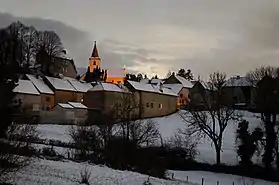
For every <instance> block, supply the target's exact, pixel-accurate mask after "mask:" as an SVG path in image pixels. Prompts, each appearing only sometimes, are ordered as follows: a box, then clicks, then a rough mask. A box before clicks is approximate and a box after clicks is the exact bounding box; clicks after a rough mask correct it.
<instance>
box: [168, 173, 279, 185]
mask: <svg viewBox="0 0 279 185" xmlns="http://www.w3.org/2000/svg"><path fill="white" fill-rule="evenodd" d="M169 173H173V174H174V179H176V180H182V181H186V180H187V176H188V182H191V183H197V184H201V181H202V178H204V184H205V185H216V184H217V181H219V185H233V182H234V185H278V183H275V182H269V181H264V180H260V179H252V178H248V177H241V176H237V175H230V174H222V173H213V172H204V171H173V170H170V171H169Z"/></svg>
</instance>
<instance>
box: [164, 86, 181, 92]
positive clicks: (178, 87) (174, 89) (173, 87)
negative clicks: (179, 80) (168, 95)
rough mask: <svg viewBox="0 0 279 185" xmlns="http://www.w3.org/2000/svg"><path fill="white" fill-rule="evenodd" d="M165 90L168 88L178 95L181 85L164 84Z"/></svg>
mask: <svg viewBox="0 0 279 185" xmlns="http://www.w3.org/2000/svg"><path fill="white" fill-rule="evenodd" d="M163 86H164V87H166V88H170V89H171V90H172V91H173V92H174V93H176V94H178V93H179V92H180V91H181V89H182V88H183V85H182V84H164V85H163Z"/></svg>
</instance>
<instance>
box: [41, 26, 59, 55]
mask: <svg viewBox="0 0 279 185" xmlns="http://www.w3.org/2000/svg"><path fill="white" fill-rule="evenodd" d="M39 47H40V48H44V49H45V51H46V53H47V54H48V55H49V56H51V57H54V56H57V55H58V54H59V53H60V52H61V51H62V49H63V44H62V42H61V40H60V38H59V36H58V35H57V34H56V33H55V32H54V31H43V32H39Z"/></svg>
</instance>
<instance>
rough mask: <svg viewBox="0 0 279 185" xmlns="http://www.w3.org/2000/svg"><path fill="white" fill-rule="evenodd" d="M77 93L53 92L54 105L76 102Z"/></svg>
mask: <svg viewBox="0 0 279 185" xmlns="http://www.w3.org/2000/svg"><path fill="white" fill-rule="evenodd" d="M77 94H78V93H77V92H73V91H61V90H56V91H55V97H54V104H55V105H57V104H58V103H68V102H69V101H72V102H77Z"/></svg>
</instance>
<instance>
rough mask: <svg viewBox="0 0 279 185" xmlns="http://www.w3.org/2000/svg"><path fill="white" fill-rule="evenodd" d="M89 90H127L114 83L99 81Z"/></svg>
mask: <svg viewBox="0 0 279 185" xmlns="http://www.w3.org/2000/svg"><path fill="white" fill-rule="evenodd" d="M89 91H111V92H126V91H125V90H124V89H123V88H120V87H119V86H118V85H116V84H114V83H105V82H99V83H98V84H97V85H95V86H94V87H92V88H91V89H90V90H89Z"/></svg>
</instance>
